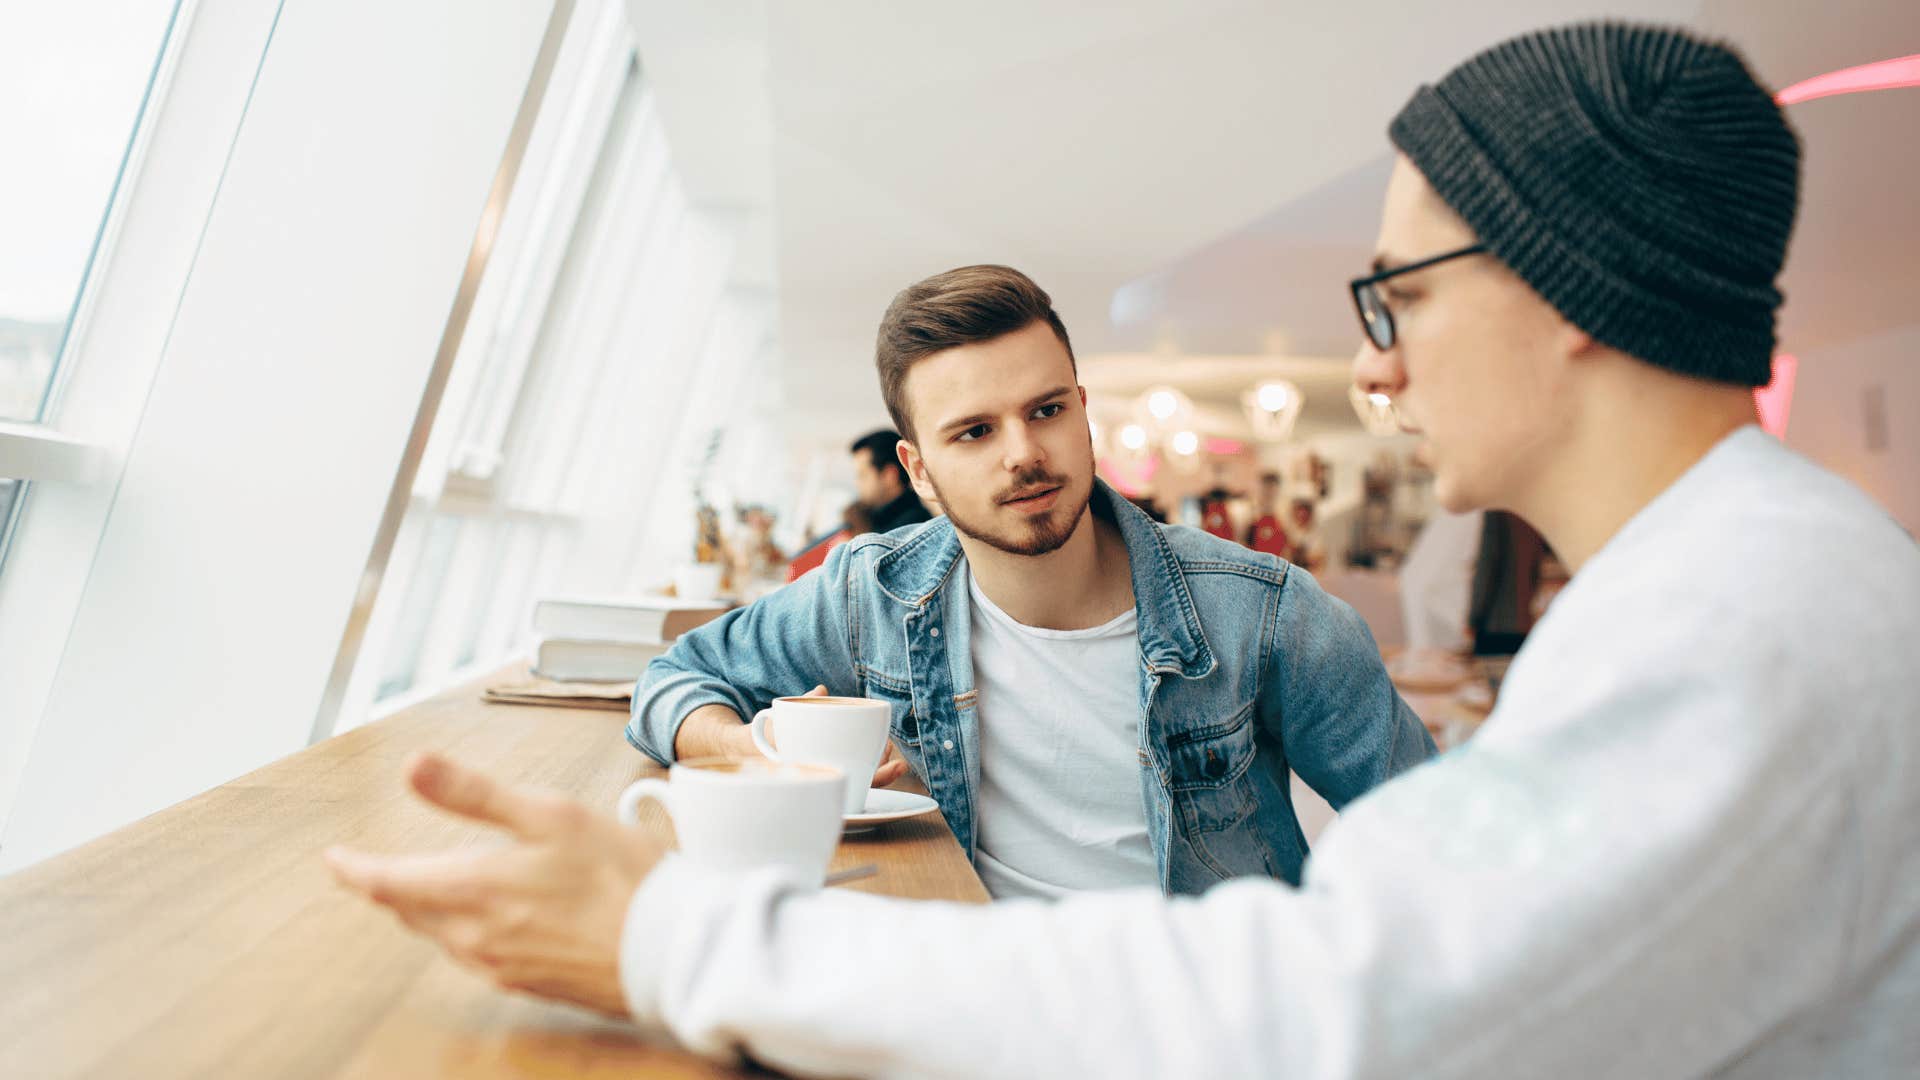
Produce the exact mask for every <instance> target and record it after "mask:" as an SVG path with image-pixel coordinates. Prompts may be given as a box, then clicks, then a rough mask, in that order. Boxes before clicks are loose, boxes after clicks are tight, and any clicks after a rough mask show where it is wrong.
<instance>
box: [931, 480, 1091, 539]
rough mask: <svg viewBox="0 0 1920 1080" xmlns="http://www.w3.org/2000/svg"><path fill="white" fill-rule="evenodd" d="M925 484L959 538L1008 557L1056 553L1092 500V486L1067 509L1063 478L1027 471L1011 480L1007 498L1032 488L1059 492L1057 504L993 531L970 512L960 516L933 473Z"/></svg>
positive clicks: (999, 498)
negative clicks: (960, 536)
mask: <svg viewBox="0 0 1920 1080" xmlns="http://www.w3.org/2000/svg"><path fill="white" fill-rule="evenodd" d="M927 483H929V484H932V485H933V494H934V496H935V497H936V498H938V499H939V500H940V506H941V508H942V509H944V510H945V511H946V512H947V520H949V521H951V522H953V527H954V528H955V529H956V530H958V531H959V533H960V535H962V536H965V537H967V538H969V539H972V540H978V541H980V542H981V543H983V544H986V545H987V546H988V547H991V548H995V549H997V550H1000V551H1004V552H1006V553H1007V554H1009V555H1028V556H1033V555H1045V554H1048V553H1049V552H1053V551H1058V550H1059V549H1060V547H1061V545H1063V544H1065V543H1066V542H1067V541H1068V539H1070V538H1071V537H1072V536H1073V530H1075V529H1077V528H1079V527H1080V519H1081V518H1082V517H1084V516H1086V513H1087V503H1088V502H1089V501H1090V500H1091V499H1092V497H1093V485H1091V484H1089V485H1087V490H1086V493H1085V494H1083V495H1081V496H1080V501H1079V503H1077V504H1075V505H1072V506H1069V505H1067V503H1066V502H1065V501H1064V500H1065V499H1066V498H1067V497H1068V488H1069V487H1071V486H1072V485H1071V482H1070V481H1069V480H1068V479H1067V478H1066V477H1064V476H1055V475H1053V474H1052V473H1049V472H1047V471H1046V470H1044V469H1029V470H1026V471H1024V472H1021V473H1019V474H1017V475H1016V476H1015V477H1014V478H1013V485H1012V487H1010V488H1009V489H1008V492H1007V493H1008V494H1011V493H1012V492H1016V491H1024V490H1029V489H1032V488H1034V487H1053V486H1058V487H1059V488H1060V496H1061V500H1062V501H1060V502H1056V503H1055V504H1054V506H1053V508H1052V509H1050V510H1048V511H1047V512H1046V513H1044V514H1035V515H1033V516H1032V517H1029V518H1028V519H1027V520H1026V521H1024V522H1019V523H1016V524H1013V525H1011V526H1008V527H1004V528H999V529H996V528H994V527H992V526H991V525H989V524H988V523H987V522H985V521H980V520H975V519H972V518H970V517H969V515H970V514H971V511H966V512H962V511H961V510H960V508H959V507H958V506H956V505H954V503H953V502H952V501H950V500H949V499H948V498H947V497H946V494H945V493H944V492H942V491H941V490H940V483H939V481H937V480H935V479H934V478H933V473H932V471H928V473H927ZM1004 501H1005V500H1004V497H1003V496H996V497H995V499H994V504H995V505H996V506H998V505H1000V504H1001V503H1003V502H1004Z"/></svg>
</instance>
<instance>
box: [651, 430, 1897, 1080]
mask: <svg viewBox="0 0 1920 1080" xmlns="http://www.w3.org/2000/svg"><path fill="white" fill-rule="evenodd" d="M1917 856H1920V551H1916V548H1915V545H1914V543H1913V541H1912V539H1911V538H1909V537H1908V536H1907V535H1906V534H1905V533H1903V532H1902V531H1901V530H1900V529H1899V528H1898V527H1896V526H1895V525H1894V524H1893V523H1892V521H1891V520H1889V519H1888V518H1887V517H1886V516H1885V515H1884V514H1883V513H1882V512H1881V511H1880V510H1879V509H1878V508H1877V507H1876V506H1874V505H1873V504H1872V503H1871V502H1870V501H1869V500H1868V499H1867V498H1866V497H1865V496H1863V495H1862V494H1861V493H1860V492H1859V491H1857V490H1856V489H1854V488H1853V487H1852V486H1850V485H1848V484H1847V483H1845V482H1844V481H1841V480H1840V479H1838V478H1836V477H1834V476H1832V475H1830V474H1828V473H1826V472H1824V471H1822V470H1821V469H1819V468H1818V467H1816V466H1814V465H1813V464H1811V463H1810V462H1808V461H1806V460H1804V459H1802V458H1801V457H1799V456H1797V455H1795V454H1793V453H1792V452H1790V451H1788V450H1786V449H1785V448H1783V447H1782V446H1780V445H1779V444H1778V443H1777V442H1775V441H1774V440H1773V439H1772V438H1770V437H1768V436H1766V435H1765V434H1763V433H1761V432H1760V431H1759V430H1758V429H1756V428H1748V429H1744V430H1742V431H1740V432H1737V433H1735V434H1733V435H1731V436H1729V437H1728V438H1727V439H1726V440H1725V441H1724V442H1722V443H1721V444H1720V445H1719V446H1718V447H1716V448H1715V449H1714V450H1713V451H1712V452H1711V453H1709V454H1708V455H1707V457H1705V458H1704V459H1702V461H1701V462H1700V463H1699V464H1697V465H1696V466H1695V467H1694V468H1693V469H1692V470H1691V471H1689V472H1688V473H1687V474H1686V475H1685V476H1684V477H1682V478H1681V479H1680V480H1679V481H1678V482H1676V483H1675V484H1674V485H1673V487H1671V488H1670V489H1669V490H1668V491H1666V492H1665V493H1664V494H1662V495H1661V496H1660V497H1659V498H1658V499H1657V500H1655V501H1654V503H1653V504H1651V505H1650V506H1648V507H1647V508H1646V509H1645V510H1644V511H1642V512H1641V513H1640V514H1639V515H1637V516H1636V517H1635V518H1634V519H1633V520H1632V521H1631V522H1629V523H1628V524H1627V526H1626V527H1625V528H1624V529H1622V530H1621V532H1620V533H1619V534H1618V535H1617V536H1616V537H1614V539H1613V540H1612V541H1611V542H1610V543H1609V544H1608V545H1607V546H1606V548H1605V549H1604V550H1603V551H1601V552H1600V553H1599V554H1598V555H1597V556H1596V557H1595V558H1594V559H1593V560H1591V562H1590V563H1589V564H1588V565H1587V566H1586V567H1585V568H1583V569H1582V570H1581V571H1580V573H1579V575H1578V576H1577V577H1576V579H1575V580H1574V581H1573V583H1572V584H1571V585H1569V586H1568V588H1567V589H1566V590H1565V591H1564V592H1563V593H1562V594H1561V595H1560V597H1559V599H1558V600H1557V602H1556V603H1555V605H1554V607H1553V609H1552V611H1551V613H1550V614H1549V615H1548V617H1547V618H1546V619H1545V620H1544V621H1543V622H1542V623H1541V625H1540V626H1539V627H1538V628H1537V629H1536V630H1535V632H1534V634H1533V636H1532V638H1531V639H1530V640H1529V641H1528V643H1527V646H1526V649H1525V651H1524V652H1523V653H1522V655H1521V656H1520V658H1519V659H1518V660H1517V661H1516V662H1515V664H1514V665H1513V668H1512V670H1511V671H1510V673H1509V676H1508V679H1507V682H1506V684H1505V686H1504V687H1503V688H1502V691H1501V696H1500V703H1499V706H1498V708H1497V709H1496V710H1495V712H1494V715H1493V716H1492V717H1491V718H1490V719H1489V720H1488V722H1487V723H1486V725H1485V726H1484V727H1483V728H1482V729H1481V732H1480V734H1478V735H1477V736H1476V737H1475V738H1474V739H1473V740H1472V741H1471V742H1470V743H1468V744H1467V745H1466V746H1465V747H1463V748H1462V749H1460V750H1457V751H1455V752H1453V753H1451V754H1449V755H1447V756H1445V757H1444V758H1441V759H1439V760H1437V761H1435V762H1432V763H1429V764H1427V765H1425V766H1422V767H1420V768H1418V769H1415V770H1413V771H1411V772H1409V773H1407V774H1405V775H1403V776H1402V777H1400V778H1398V779H1396V780H1394V781H1393V782H1391V783H1388V784H1386V785H1384V786H1382V787H1381V788H1379V789H1378V790H1376V791H1375V792H1373V793H1372V794H1370V795H1368V796H1367V797H1366V798H1364V799H1361V800H1359V801H1358V802H1356V803H1354V804H1353V805H1351V806H1350V807H1349V808H1348V809H1347V811H1346V813H1345V814H1343V815H1342V817H1341V818H1340V820H1339V821H1337V822H1336V823H1335V824H1334V825H1333V826H1332V827H1330V828H1329V829H1328V830H1327V832H1326V833H1325V834H1324V835H1323V836H1322V838H1321V840H1320V843H1319V845H1318V847H1317V849H1316V850H1315V852H1314V855H1313V857H1312V859H1311V861H1310V862H1309V864H1308V867H1307V874H1306V882H1305V884H1304V885H1303V887H1302V888H1300V889H1298V890H1295V889H1289V888H1287V887H1286V886H1284V885H1281V884H1278V883H1275V882H1272V881H1267V880H1246V881H1239V882H1231V883H1228V884H1224V885H1221V886H1218V887H1216V888H1215V889H1213V890H1212V891H1211V892H1209V893H1208V894H1207V895H1206V896H1204V897H1201V898H1199V899H1184V900H1182V899H1173V900H1169V899H1165V898H1162V897H1161V896H1159V895H1157V894H1155V893H1153V892H1150V891H1129V892H1115V893H1105V894H1091V895H1084V896H1078V897H1074V898H1070V899H1067V900H1064V901H1061V902H1058V903H1043V902H1038V901H1012V902H1005V903H1000V904H995V905H992V906H990V907H980V908H970V907H964V906H960V905H950V904H926V903H909V902H903V901H895V900H887V899H882V898H877V897H870V896H862V895H858V894H852V893H846V892H840V891H835V890H828V891H826V892H821V893H808V892H804V891H798V890H794V889H791V888H789V887H787V886H786V885H785V884H783V883H782V882H781V881H780V880H778V879H777V878H775V877H773V876H770V875H754V876H748V877H727V876H723V875H718V874H713V873H710V872H707V871H705V870H703V869H701V868H699V867H696V866H693V865H690V864H687V863H685V862H684V861H681V860H679V859H669V860H668V861H667V862H666V863H664V864H663V865H662V866H661V867H660V868H659V869H658V870H657V871H656V872H655V873H654V875H653V876H652V877H651V878H650V879H649V880H648V882H647V883H646V885H644V886H643V887H642V888H641V889H640V890H639V891H638V892H637V893H636V894H635V896H634V899H633V902H632V905H631V907H630V909H629V914H628V922H627V927H626V934H625V938H624V940H623V943H622V954H623V955H622V965H621V967H622V977H623V980H624V982H625V986H626V991H627V996H628V1000H629V1003H630V1005H631V1007H632V1009H633V1011H634V1014H635V1016H636V1017H637V1018H638V1019H640V1020H641V1021H643V1022H646V1023H649V1024H664V1025H665V1026H666V1027H667V1028H668V1029H669V1030H670V1031H671V1032H672V1033H673V1035H674V1036H675V1037H677V1038H678V1039H680V1040H681V1041H682V1042H683V1043H685V1044H686V1045H688V1046H690V1047H693V1048H695V1049H697V1050H699V1051H702V1052H706V1053H711V1054H728V1053H732V1052H734V1051H736V1050H738V1049H743V1048H744V1049H747V1050H749V1051H750V1052H751V1053H752V1054H753V1055H754V1056H755V1057H756V1058H758V1059H759V1060H761V1061H763V1062H767V1063H770V1064H773V1065H777V1066H780V1067H783V1068H787V1069H791V1070H795V1071H803V1072H808V1071H810V1072H820V1073H833V1074H857V1075H876V1076H979V1077H1013V1076H1029V1075H1031V1076H1063V1075H1083V1076H1099V1077H1103V1078H1104V1077H1119V1076H1144V1077H1175V1076H1206V1077H1219V1076H1265V1077H1336V1076H1370V1077H1373V1076H1377V1077H1402V1076H1423V1077H1425V1076H1434V1077H1454V1076H1457V1077H1475V1078H1480V1077H1494V1076H1513V1077H1561V1076H1618V1077H1631V1078H1634V1080H1641V1078H1647V1077H1663V1076H1700V1075H1709V1074H1712V1075H1724V1076H1734V1077H1816V1076H1817V1077H1885V1076H1895V1075H1915V1074H1916V1073H1920V857H1917Z"/></svg>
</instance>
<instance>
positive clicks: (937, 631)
mask: <svg viewBox="0 0 1920 1080" xmlns="http://www.w3.org/2000/svg"><path fill="white" fill-rule="evenodd" d="M931 633H932V634H933V636H934V637H939V636H940V628H939V627H937V626H936V627H934V628H933V630H932V631H931Z"/></svg>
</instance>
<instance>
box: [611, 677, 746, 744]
mask: <svg viewBox="0 0 1920 1080" xmlns="http://www.w3.org/2000/svg"><path fill="white" fill-rule="evenodd" d="M702 705H725V706H726V707H727V708H729V709H732V710H733V711H734V712H736V713H739V714H740V715H741V718H742V719H751V716H750V715H749V712H748V710H747V707H746V705H745V704H744V703H743V702H742V701H741V700H740V698H739V695H738V694H735V693H733V692H732V690H731V688H729V687H727V686H726V685H725V684H724V683H717V682H715V681H714V680H712V679H710V678H703V677H698V676H692V675H688V674H678V675H671V676H668V677H667V678H666V679H663V680H662V681H661V682H660V683H659V684H658V685H655V686H650V687H648V688H646V690H645V691H644V692H642V693H640V694H638V695H636V696H635V697H634V701H633V717H632V719H630V720H629V721H628V722H627V742H629V743H631V744H633V746H634V748H635V749H637V750H639V751H640V752H641V753H643V754H645V755H647V756H648V757H650V758H652V759H654V760H655V761H657V762H659V763H660V764H662V765H671V764H673V742H674V739H675V738H677V737H678V736H679V734H680V725H681V724H683V723H685V722H686V719H687V716H688V715H689V714H691V713H692V712H693V710H695V709H698V708H700V707H701V706H702Z"/></svg>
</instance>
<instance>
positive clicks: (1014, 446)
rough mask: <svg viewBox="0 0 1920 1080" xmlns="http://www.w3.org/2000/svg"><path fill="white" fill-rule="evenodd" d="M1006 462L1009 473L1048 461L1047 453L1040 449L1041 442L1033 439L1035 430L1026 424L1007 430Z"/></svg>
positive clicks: (1015, 425)
mask: <svg viewBox="0 0 1920 1080" xmlns="http://www.w3.org/2000/svg"><path fill="white" fill-rule="evenodd" d="M1002 445H1003V447H1004V448H1005V455H1006V457H1005V460H1004V461H1003V462H1002V464H1003V465H1005V466H1006V469H1007V471H1008V472H1019V471H1021V470H1022V469H1029V468H1032V467H1034V466H1036V465H1038V464H1040V463H1041V462H1042V461H1045V460H1046V457H1047V452H1046V451H1045V450H1043V449H1041V447H1040V442H1039V440H1037V439H1035V438H1034V437H1033V430H1032V428H1030V427H1029V426H1028V425H1026V424H1013V425H1011V426H1009V427H1008V429H1007V437H1006V440H1005V442H1004V443H1002Z"/></svg>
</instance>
